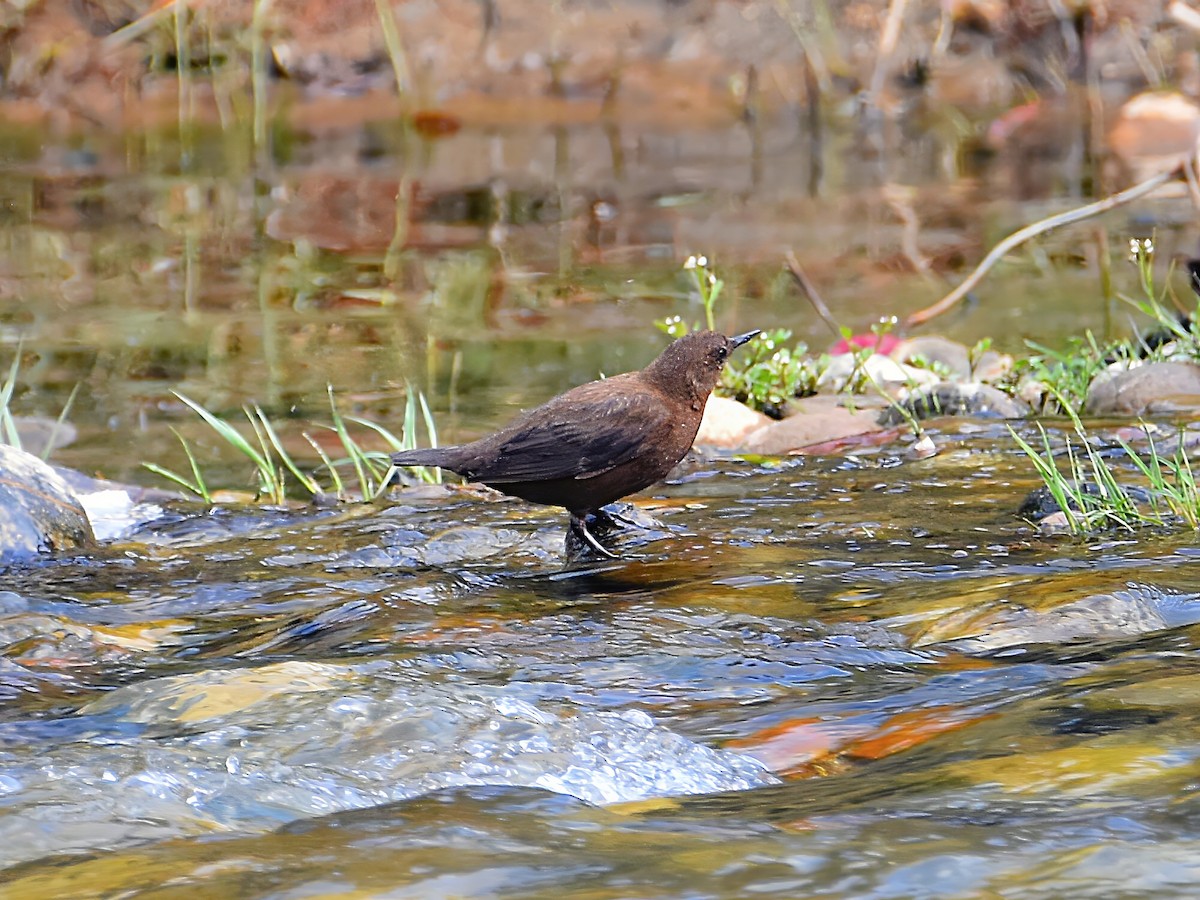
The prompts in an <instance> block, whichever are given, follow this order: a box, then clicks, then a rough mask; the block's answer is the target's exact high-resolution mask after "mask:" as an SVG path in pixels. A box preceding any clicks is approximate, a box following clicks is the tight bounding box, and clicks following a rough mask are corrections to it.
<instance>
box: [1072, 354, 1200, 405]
mask: <svg viewBox="0 0 1200 900" xmlns="http://www.w3.org/2000/svg"><path fill="white" fill-rule="evenodd" d="M1196 407H1200V365H1196V364H1195V363H1185V362H1153V363H1147V364H1146V365H1143V366H1137V367H1136V368H1132V369H1125V370H1121V371H1117V372H1105V373H1102V374H1101V375H1098V376H1097V377H1096V378H1095V379H1094V380H1093V381H1092V384H1091V386H1090V387H1089V388H1088V395H1087V401H1086V402H1085V403H1084V412H1086V413H1088V414H1089V415H1093V416H1103V415H1128V416H1137V415H1144V414H1146V413H1149V412H1169V411H1173V410H1179V409H1195V408H1196Z"/></svg>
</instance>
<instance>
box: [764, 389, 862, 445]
mask: <svg viewBox="0 0 1200 900" xmlns="http://www.w3.org/2000/svg"><path fill="white" fill-rule="evenodd" d="M841 402H842V401H841V399H840V398H838V397H834V396H827V395H819V396H816V397H806V398H805V399H803V400H797V401H796V402H795V403H794V404H793V409H794V413H793V414H792V415H790V416H788V418H786V419H784V420H783V421H781V422H772V423H771V424H769V425H766V426H764V427H763V428H760V429H758V430H757V431H755V432H752V433H751V434H748V435H747V436H746V439H745V443H744V445H743V448H744V449H745V450H746V451H747V452H750V453H761V454H763V455H764V456H781V455H783V454H786V453H791V452H793V451H795V450H800V449H802V448H804V447H809V446H812V445H814V444H823V443H825V442H827V441H835V440H839V439H841V438H847V437H853V436H855V435H859V434H867V433H869V432H872V431H880V430H882V428H883V426H881V425H880V424H879V422H878V421H877V419H878V415H879V412H878V409H874V408H862V407H859V408H856V409H853V410H851V409H847V408H846V407H845V406H842V405H841Z"/></svg>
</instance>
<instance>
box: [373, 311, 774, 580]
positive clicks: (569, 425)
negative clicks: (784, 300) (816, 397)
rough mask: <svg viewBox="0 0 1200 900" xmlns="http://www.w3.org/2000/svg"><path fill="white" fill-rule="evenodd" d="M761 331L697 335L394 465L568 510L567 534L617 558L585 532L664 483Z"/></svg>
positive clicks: (398, 456) (402, 456)
mask: <svg viewBox="0 0 1200 900" xmlns="http://www.w3.org/2000/svg"><path fill="white" fill-rule="evenodd" d="M758 334H759V331H758V330H757V329H756V330H754V331H748V332H746V333H745V334H739V335H737V336H736V337H726V336H725V335H723V334H720V333H719V332H716V331H693V332H691V333H689V334H686V335H684V336H683V337H681V338H679V339H677V340H675V341H673V342H672V343H671V344H669V345H668V346H667V347H666V348H665V349H664V350H663V351H662V353H660V354H659V356H658V358H657V359H655V360H654V361H653V362H652V363H650V365H648V366H646V368H644V369H641V370H640V371H636V372H626V373H625V374H623V375H614V376H612V377H610V378H603V379H600V380H599V381H590V382H588V383H587V384H581V385H579V386H578V387H574V388H571V389H570V390H569V391H566V392H565V393H563V394H559V395H558V396H557V397H555V398H553V399H552V400H549V401H547V402H546V403H544V404H542V405H541V406H538V407H536V408H535V409H531V410H529V411H528V412H526V413H524V414H523V415H521V416H519V417H518V418H516V419H515V420H514V421H512V422H511V423H509V424H508V425H506V426H505V427H504V428H501V429H500V430H499V431H497V432H494V433H493V434H489V435H488V436H487V437H483V438H480V439H479V440H477V441H473V442H471V443H469V444H461V445H459V446H454V447H430V448H422V449H414V450H402V451H400V452H399V453H394V454H392V458H391V459H392V466H393V467H394V468H402V467H405V466H437V467H439V468H442V469H448V470H449V471H451V472H456V473H458V474H459V475H462V476H463V477H464V478H466V479H467V480H468V481H472V482H479V483H482V484H485V485H487V486H488V487H491V488H494V489H496V490H498V491H501V492H503V493H505V494H509V495H511V496H514V497H519V498H521V499H522V500H527V501H529V502H531V503H538V504H542V505H545V506H561V507H564V508H565V509H566V510H567V513H568V514H569V516H570V519H569V525H568V528H567V548H568V553H570V549H571V544H572V540H575V541H576V542H582V544H581V546H584V547H591V548H592V549H593V550H595V551H596V552H597V553H599V554H601V555H603V556H607V557H609V558H615V557H616V554H614V553H613V552H612V551H610V550H609V549H608V548H607V547H605V546H604V545H603V544H602V543H600V541H599V540H598V539H597V538H596V537H595V535H593V534H592V532H591V531H590V530H589V528H588V519H589V518H592V519H593V520H594V519H595V518H596V517H597V516H605V514H603V513H601V508H602V507H603V506H605V505H607V504H609V503H612V502H614V501H616V500H620V499H621V498H622V497H626V496H628V495H630V494H634V493H637V492H638V491H640V490H643V489H645V488H647V487H649V486H650V485H652V484H654V483H655V482H657V481H661V480H662V479H663V478H665V477H666V476H667V474H668V473H669V472H670V471H671V470H672V469H673V468H675V465H676V464H677V463H678V462H679V461H680V460H681V459H683V457H684V456H686V455H687V452H688V450H689V449H691V446H692V442H693V441H694V440H695V439H696V432H697V431H698V430H699V428H700V420H701V418H702V417H703V416H704V407H705V404H707V402H708V397H709V394H711V393H712V390H713V388H714V387H716V385H717V382H718V381H719V380H720V377H721V370H722V369H723V368H724V367H725V361H726V360H727V359H728V358H729V355H730V354H731V353H732V352H733V351H734V350H736V349H737V348H738V347H740V346H742V345H743V344H745V343H746V342H747V341H749V340H751V339H752V338H754V337H756V336H757V335H758Z"/></svg>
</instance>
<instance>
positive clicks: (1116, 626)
mask: <svg viewBox="0 0 1200 900" xmlns="http://www.w3.org/2000/svg"><path fill="white" fill-rule="evenodd" d="M1167 599H1169V597H1168V595H1166V594H1165V593H1164V592H1163V591H1160V590H1158V589H1157V588H1154V587H1152V586H1148V585H1139V584H1132V583H1131V584H1130V585H1129V586H1128V589H1127V590H1117V591H1113V592H1112V593H1110V594H1108V593H1106V594H1093V595H1091V596H1089V597H1084V598H1083V599H1081V600H1076V601H1074V602H1071V603H1063V604H1061V605H1058V606H1054V607H1051V608H1049V609H1034V608H1032V607H1029V606H1023V605H1016V604H1013V603H1011V602H1004V603H996V604H992V605H990V606H988V607H987V608H985V609H983V610H979V609H975V608H967V609H963V610H959V611H958V612H956V613H952V614H950V615H947V616H943V617H941V618H940V619H938V621H937V622H936V623H935V624H934V625H931V626H930V627H929V628H928V629H927V630H926V631H925V632H924V634H922V635H921V636H919V637H918V638H917V640H916V641H915V645H916V646H925V645H928V644H932V643H938V644H943V645H945V646H951V647H954V648H955V649H956V650H962V651H964V652H976V653H978V652H986V651H991V650H999V649H1003V648H1005V647H1017V646H1023V645H1026V644H1047V643H1054V644H1057V643H1065V642H1068V641H1077V640H1083V639H1096V638H1116V637H1125V636H1130V635H1138V634H1145V633H1146V632H1149V631H1158V630H1161V629H1163V628H1166V627H1168V626H1169V625H1171V624H1172V623H1171V622H1170V621H1169V620H1168V617H1166V616H1164V614H1163V611H1162V610H1161V609H1160V608H1159V607H1160V605H1161V604H1162V603H1163V602H1164V601H1165V600H1167ZM1193 599H1194V598H1193ZM1171 602H1175V601H1173V600H1172V601H1171ZM1197 610H1198V611H1200V607H1197Z"/></svg>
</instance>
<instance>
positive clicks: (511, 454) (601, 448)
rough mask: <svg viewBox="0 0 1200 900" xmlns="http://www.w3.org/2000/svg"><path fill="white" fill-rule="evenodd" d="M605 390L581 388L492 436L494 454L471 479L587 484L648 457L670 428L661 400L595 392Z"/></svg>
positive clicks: (644, 394) (643, 393) (635, 392)
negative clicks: (581, 481)
mask: <svg viewBox="0 0 1200 900" xmlns="http://www.w3.org/2000/svg"><path fill="white" fill-rule="evenodd" d="M615 380H616V379H609V381H615ZM605 384H607V382H592V383H591V384H585V385H581V386H580V387H578V388H575V389H574V390H571V391H568V392H567V393H566V394H563V395H562V396H560V397H556V398H554V399H553V400H551V401H550V402H549V403H547V404H546V405H545V406H541V407H538V408H537V409H535V410H533V411H532V412H530V413H528V414H526V415H525V416H523V417H522V418H520V419H518V420H517V421H515V422H513V423H512V424H511V425H509V426H508V427H507V428H504V429H502V430H501V431H499V432H497V433H496V434H495V435H493V436H492V437H491V438H490V439H488V440H487V442H488V443H489V444H491V445H492V446H493V447H494V452H492V453H489V454H487V457H486V458H484V459H481V460H480V461H479V464H478V466H477V467H473V468H472V471H471V473H470V477H471V478H472V479H475V480H478V481H483V482H488V483H490V484H503V483H505V482H516V481H543V480H545V481H549V480H554V479H558V478H579V479H584V478H592V477H594V476H596V475H600V474H602V473H604V472H607V471H608V470H610V469H612V468H614V467H615V466H619V465H621V464H622V463H625V462H628V461H629V460H631V459H633V458H634V457H636V456H639V455H641V454H642V453H647V452H652V451H653V450H654V448H655V440H656V438H657V439H661V436H662V435H663V434H664V432H667V431H669V429H670V428H671V425H672V423H671V415H670V412H669V410H668V409H667V406H666V404H665V403H664V402H663V398H661V397H659V396H658V395H657V394H655V393H654V392H652V391H648V390H645V389H640V390H639V389H631V390H624V391H615V390H611V389H597V388H598V387H599V386H601V385H605Z"/></svg>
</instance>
